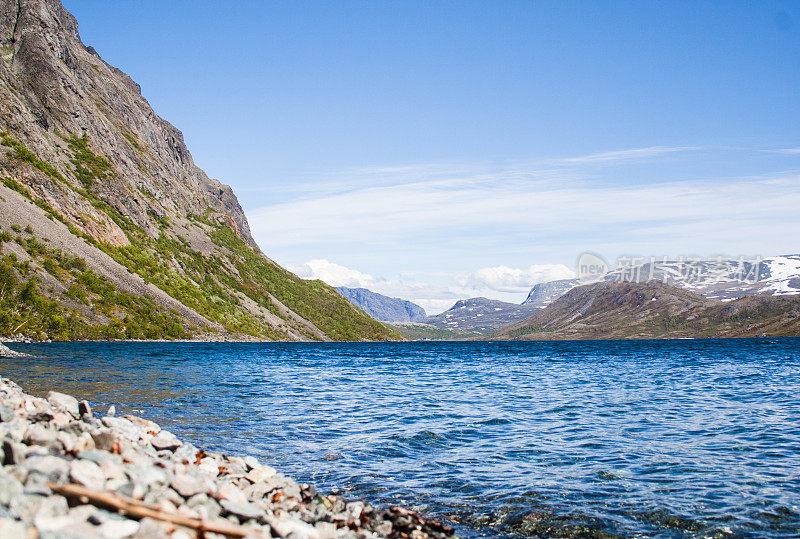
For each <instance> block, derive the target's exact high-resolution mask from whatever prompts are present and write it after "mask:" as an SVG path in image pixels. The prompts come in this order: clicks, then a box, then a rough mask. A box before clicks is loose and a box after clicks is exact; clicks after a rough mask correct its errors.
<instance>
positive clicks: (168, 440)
mask: <svg viewBox="0 0 800 539" xmlns="http://www.w3.org/2000/svg"><path fill="white" fill-rule="evenodd" d="M150 445H152V446H153V447H155V448H156V449H158V450H159V451H163V450H170V451H173V450H175V449H177V448H178V447H180V446H181V445H183V444H182V443H181V441H180V440H178V437H177V436H175V435H174V434H172V433H171V432H169V431H168V430H161V432H159V433H158V434H157V435H155V436H153V439H152V440H150ZM192 456H194V455H192Z"/></svg>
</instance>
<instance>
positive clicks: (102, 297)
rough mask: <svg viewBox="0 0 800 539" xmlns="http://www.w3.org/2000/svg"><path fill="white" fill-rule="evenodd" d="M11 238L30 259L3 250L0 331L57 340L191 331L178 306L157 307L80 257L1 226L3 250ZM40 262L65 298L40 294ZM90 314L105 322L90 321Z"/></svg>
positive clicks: (178, 335)
mask: <svg viewBox="0 0 800 539" xmlns="http://www.w3.org/2000/svg"><path fill="white" fill-rule="evenodd" d="M14 228H19V227H14ZM10 242H14V243H17V244H18V245H19V246H20V247H21V248H22V249H24V251H25V253H27V255H28V256H29V257H30V260H25V261H24V262H21V261H19V260H18V257H17V256H16V254H15V253H9V254H3V255H2V256H0V335H11V334H16V333H22V334H23V335H26V336H28V337H32V338H37V339H43V338H50V339H55V340H76V339H176V338H184V337H188V336H189V329H191V328H185V327H183V325H181V324H180V322H178V318H177V316H176V314H175V313H174V312H167V311H164V310H163V309H160V308H158V306H157V305H156V304H155V303H154V302H153V301H152V299H150V298H148V297H141V296H135V295H132V294H128V293H127V292H122V291H119V290H117V288H116V287H115V286H114V285H113V284H111V283H110V282H108V280H106V279H105V278H104V277H101V276H98V275H97V274H95V273H94V272H92V271H91V270H89V269H87V268H86V262H85V261H84V260H83V259H82V258H80V257H77V256H74V255H70V254H67V253H64V252H63V251H61V250H59V249H51V248H48V247H47V246H45V245H44V244H42V243H40V242H39V241H37V240H36V238H34V237H33V236H28V237H23V236H21V235H17V236H13V235H12V234H11V233H10V232H8V231H2V232H0V253H3V252H4V249H3V244H5V243H10ZM37 268H40V269H42V270H43V271H44V272H47V273H48V274H50V275H51V276H52V277H53V278H54V279H55V281H57V282H58V283H60V285H61V287H62V288H63V291H62V292H61V294H60V296H61V297H60V298H59V299H60V300H61V301H55V300H53V299H49V298H47V297H46V296H45V295H44V294H42V291H41V285H40V283H41V279H40V277H39V276H38V275H36V269H37ZM90 314H91V315H93V317H94V318H98V317H99V318H100V319H102V320H104V323H101V324H97V323H91V322H90V321H89V319H90V316H89V315H90Z"/></svg>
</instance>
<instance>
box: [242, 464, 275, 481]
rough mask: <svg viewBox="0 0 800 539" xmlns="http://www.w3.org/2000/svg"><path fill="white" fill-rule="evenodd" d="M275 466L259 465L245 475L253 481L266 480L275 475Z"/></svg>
mask: <svg viewBox="0 0 800 539" xmlns="http://www.w3.org/2000/svg"><path fill="white" fill-rule="evenodd" d="M276 473H277V472H275V468H273V467H271V466H258V467H257V468H253V469H251V470H250V471H249V472H248V474H247V475H246V476H245V477H247V479H248V480H249V481H250V482H251V483H259V482H262V481H263V482H266V481H269V480H270V479H272V478H273V477H275V474H276Z"/></svg>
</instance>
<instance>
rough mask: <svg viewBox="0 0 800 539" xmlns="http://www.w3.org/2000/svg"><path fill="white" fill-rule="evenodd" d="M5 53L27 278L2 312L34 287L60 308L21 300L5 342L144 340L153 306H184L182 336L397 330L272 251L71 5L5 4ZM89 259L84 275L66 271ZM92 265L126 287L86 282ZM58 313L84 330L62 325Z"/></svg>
mask: <svg viewBox="0 0 800 539" xmlns="http://www.w3.org/2000/svg"><path fill="white" fill-rule="evenodd" d="M0 56H1V59H0V79H2V83H0V132H2V146H0V178H2V180H3V181H2V183H3V185H2V187H0V207H2V212H0V227H2V231H0V235H2V237H0V240H2V241H0V243H2V247H3V251H4V253H5V254H4V257H3V261H2V263H3V264H4V265H5V266H6V267H7V268H8V271H7V272H6V274H8V276H9V279H11V281H13V286H12V287H11V288H9V289H7V290H6V291H5V292H2V293H0V304H2V302H3V301H10V298H11V296H10V295H9V290H11V289H14V291H15V293H19V290H20V287H21V286H23V285H25V284H27V283H28V282H30V280H31V279H34V280H35V281H36V283H35V284H36V285H37V290H36V292H37V293H38V294H39V296H41V299H42V300H48V301H55V302H56V303H57V304H58V305H60V309H61V310H58V309H56V308H55V307H52V306H51V307H52V309H50V308H49V307H48V308H47V309H45V308H44V307H43V305H44V304H43V303H42V302H41V301H39V302H38V303H37V302H36V301H34V300H33V299H31V300H30V301H29V302H28V303H29V304H30V309H29V311H30V312H28V311H26V309H25V308H20V309H14V308H13V307H9V309H10V311H9V312H8V313H6V315H7V316H5V318H4V315H3V311H2V308H1V307H0V333H3V332H8V331H11V330H15V327H16V326H17V325H18V324H21V325H20V326H19V330H20V331H26V330H27V331H29V332H32V333H34V334H39V336H41V335H49V334H51V333H53V332H55V333H56V334H57V335H60V336H62V337H64V336H70V337H75V336H81V335H82V336H94V337H106V338H107V337H132V336H142V335H140V332H139V331H138V329H136V328H138V327H139V326H141V324H139V326H137V325H136V324H131V323H129V322H126V321H125V320H126V319H127V320H129V321H130V320H138V318H137V317H141V316H144V315H142V310H143V309H144V310H147V309H150V310H152V311H153V312H155V313H162V314H164V313H169V312H170V310H172V311H173V312H175V313H176V315H175V316H173V315H168V316H172V319H173V320H174V321H176V322H177V324H178V325H179V326H180V327H181V328H182V330H181V331H178V329H177V328H175V327H173V328H172V330H171V336H186V335H189V334H197V333H208V332H211V333H214V334H218V335H219V334H236V335H239V336H244V335H246V336H250V337H252V338H281V339H284V338H285V339H329V338H331V339H361V338H391V337H394V335H393V334H392V333H391V332H390V331H389V330H387V329H386V328H384V327H383V326H381V325H380V324H377V323H375V322H374V321H373V320H370V319H369V318H368V317H366V316H364V315H363V313H360V312H359V311H357V310H356V309H353V308H352V307H351V306H350V304H348V303H347V302H346V301H345V300H344V299H343V298H341V297H340V296H339V295H338V294H337V293H336V292H335V291H334V290H333V289H332V288H330V287H327V286H325V285H323V284H321V283H314V282H306V281H302V280H300V279H299V278H297V277H296V276H294V275H292V274H291V273H289V272H287V271H285V270H283V269H282V268H280V267H278V266H277V265H275V264H274V263H272V262H271V261H269V259H267V258H266V257H265V256H264V255H262V254H261V252H260V251H259V249H258V246H257V245H256V243H255V241H254V240H253V238H252V236H251V235H250V229H249V226H248V223H247V219H246V218H245V215H244V212H243V211H242V208H241V206H240V205H239V202H238V201H237V199H236V197H235V196H234V194H233V192H232V191H231V189H230V187H228V186H227V185H223V184H221V183H220V182H218V181H217V180H213V179H210V178H208V176H206V174H205V173H204V172H203V171H202V170H200V169H199V168H198V167H197V166H196V165H195V164H194V161H193V160H192V156H191V154H190V153H189V150H188V149H187V148H186V145H185V144H184V141H183V135H182V134H181V132H180V131H178V129H176V128H175V127H174V126H172V125H171V124H170V123H169V122H167V121H165V120H163V119H162V118H160V117H159V116H158V115H157V114H156V113H155V112H154V111H153V109H152V108H151V107H150V105H149V104H148V102H147V100H146V99H145V98H144V97H143V96H142V95H141V89H140V87H139V85H138V84H136V83H135V82H134V81H133V80H131V79H130V77H128V76H127V75H126V74H125V73H123V72H122V71H120V70H119V69H117V68H115V67H113V66H110V65H108V64H107V63H106V62H104V61H103V60H102V58H100V56H99V55H98V54H97V52H96V51H95V50H94V49H93V48H92V47H87V46H85V45H84V44H83V43H82V42H81V39H80V36H79V35H78V25H77V22H76V21H75V19H74V18H73V16H72V15H71V14H69V13H68V12H67V11H66V10H65V9H64V7H63V6H62V5H61V4H60V2H59V1H58V0H0ZM23 229H24V232H21V231H22V230H23ZM75 253H77V254H78V258H79V259H80V262H74V264H78V266H74V265H72V264H73V263H72V262H69V263H68V262H65V260H67V258H68V256H72V255H73V254H75ZM12 255H13V256H12ZM4 271H5V270H4V269H3V268H0V280H2V275H3V274H4V273H3V272H4ZM87 271H88V272H90V274H91V275H92V276H93V277H97V278H100V279H101V280H104V281H107V282H108V283H109V284H110V285H111V286H113V290H111V289H103V287H102V286H100V285H97V284H94V285H87V284H86V283H87V282H88V281H90V280H91V279H90V277H87V276H86V275H83V274H84V273H86V272H87ZM9 272H10V273H9ZM81 275H83V277H81ZM106 288H107V287H106ZM101 289H102V290H101ZM0 290H2V283H0ZM103 291H105V292H104V293H105V296H106V297H102V296H103V294H102V293H101V292H103ZM113 294H121V295H120V296H119V297H116V296H114V295H113ZM125 294H128V295H129V296H130V297H128V296H125ZM39 296H32V297H34V298H38V297H39ZM29 299H30V298H29ZM141 301H144V302H145V303H147V302H151V303H152V305H150V304H148V305H146V306H145V305H140V304H138V303H136V302H141ZM103 302H105V304H104V307H103V309H102V311H103V312H98V309H97V304H98V303H103ZM134 304H136V305H134ZM131 305H133V306H131ZM45 311H46V312H45ZM55 311H58V312H55ZM54 312H55V314H54ZM26 313H28V314H35V313H38V314H37V316H39V315H41V320H40V322H41V324H39V323H38V322H37V323H25V322H24V320H22V319H24V317H25V314H26ZM55 315H58V316H60V317H61V318H62V319H63V320H65V322H64V323H65V324H66V325H67V326H70V324H72V326H70V327H72V329H67V330H65V329H64V328H63V327H60V325H59V324H55V326H59V327H60V329H59V327H57V328H56V329H51V330H47V327H46V326H47V324H48V320H49V319H51V318H52V317H53V316H55ZM148 316H150V315H148ZM153 316H155V315H153ZM150 318H152V316H150ZM4 320H5V322H4ZM140 322H142V321H141V320H140ZM111 325H114V328H115V329H113V330H112V329H110V328H111ZM131 325H133V326H134V330H133V331H132V332H131V330H130V327H131ZM163 325H164V324H160V325H157V327H156V329H153V328H151V329H152V332H154V333H152V334H151V335H150V336H164V328H163V327H162V326H163ZM93 327H94V328H98V327H102V328H105V329H103V330H102V331H101V333H100V334H94V333H92V331H90V328H93ZM148 327H149V326H148ZM75 328H78V329H75ZM158 328H161V329H158ZM98 331H99V330H98ZM76 332H77V333H76ZM103 332H105V333H103ZM145 336H147V335H145Z"/></svg>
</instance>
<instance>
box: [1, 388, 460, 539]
mask: <svg viewBox="0 0 800 539" xmlns="http://www.w3.org/2000/svg"><path fill="white" fill-rule="evenodd" d="M0 440H1V441H0V445H1V447H0V462H2V467H1V468H0V537H3V538H4V539H17V538H19V539H30V538H35V537H39V538H51V539H56V538H59V539H61V538H63V539H66V538H73V537H101V538H105V539H117V538H119V539H121V538H124V537H133V538H141V539H144V538H173V539H179V538H181V539H183V538H191V537H198V538H210V537H220V538H222V537H291V538H319V539H323V538H334V537H342V538H366V537H391V538H401V537H402V538H406V537H410V538H418V539H422V538H443V537H452V536H453V530H452V529H451V528H449V527H448V526H446V525H443V524H441V523H439V522H436V521H433V520H429V519H426V518H424V517H422V516H420V515H418V514H416V513H414V512H412V511H409V510H407V509H404V508H401V507H388V508H378V507H374V506H372V505H371V504H369V503H367V502H364V501H357V500H353V501H351V500H347V499H345V498H343V497H341V496H339V495H325V494H322V493H319V492H317V491H316V489H315V488H314V487H313V486H311V485H305V484H298V483H296V482H295V481H293V480H292V479H290V478H288V477H285V476H284V475H283V474H282V473H280V472H277V471H276V470H275V469H273V468H271V467H270V466H266V465H263V464H261V463H259V462H258V461H257V460H256V459H255V458H253V457H232V456H227V455H222V454H219V453H213V452H206V451H204V450H202V449H198V448H197V447H195V446H193V445H192V444H190V443H186V442H181V441H180V440H179V439H178V438H177V437H176V436H175V435H174V434H172V433H170V432H168V431H166V430H164V429H162V428H160V427H159V426H158V425H157V424H156V423H153V422H152V421H148V420H146V419H142V418H139V417H136V416H130V415H126V416H124V417H116V416H115V415H114V411H113V407H112V409H111V410H109V412H108V413H107V414H106V415H105V416H104V417H98V416H96V415H95V414H94V413H93V412H92V409H91V406H90V405H89V403H88V402H86V401H81V402H78V400H77V399H75V398H74V397H72V396H69V395H65V394H63V393H57V392H50V393H49V394H48V395H47V397H46V398H40V397H35V396H32V395H28V394H26V393H25V392H23V390H22V389H21V388H20V387H19V386H18V385H17V384H15V383H14V382H12V381H11V380H8V379H4V378H0Z"/></svg>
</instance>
